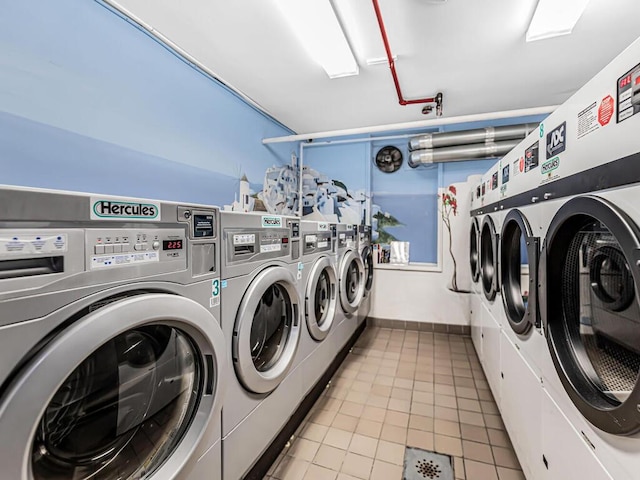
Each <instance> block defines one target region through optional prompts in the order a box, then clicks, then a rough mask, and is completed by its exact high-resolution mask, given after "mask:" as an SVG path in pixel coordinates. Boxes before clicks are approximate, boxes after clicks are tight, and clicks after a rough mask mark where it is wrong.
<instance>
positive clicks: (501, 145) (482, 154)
mask: <svg viewBox="0 0 640 480" xmlns="http://www.w3.org/2000/svg"><path fill="white" fill-rule="evenodd" d="M523 138H524V137H523ZM520 141H521V140H520V139H515V140H503V141H501V142H495V143H494V142H489V143H486V144H484V143H483V144H474V145H455V146H452V147H442V148H430V149H424V150H416V151H415V152H411V154H410V155H409V161H408V163H409V166H410V167H412V168H415V167H417V166H418V165H423V164H430V163H438V162H458V161H464V160H471V159H479V158H494V157H501V156H503V155H505V154H507V153H509V152H510V151H511V150H513V149H514V147H515V146H516V145H518V143H520Z"/></svg>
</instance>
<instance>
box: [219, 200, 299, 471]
mask: <svg viewBox="0 0 640 480" xmlns="http://www.w3.org/2000/svg"><path fill="white" fill-rule="evenodd" d="M220 225H221V238H222V244H223V248H222V268H221V270H222V282H221V288H222V296H221V299H222V300H221V303H222V306H221V308H222V331H223V333H224V335H225V338H226V341H227V343H228V347H229V361H230V363H231V364H232V365H233V371H234V372H233V373H234V375H232V378H231V379H230V381H229V384H228V388H227V391H226V394H225V397H224V402H223V409H222V433H223V440H222V451H223V478H224V479H225V480H238V479H240V478H242V477H243V476H245V475H246V474H247V473H248V472H249V470H250V469H251V467H252V466H253V465H254V464H255V463H256V462H257V461H258V459H259V458H260V457H261V455H262V454H263V453H264V452H265V450H266V449H267V447H268V446H269V445H270V443H271V442H272V440H273V439H274V438H275V437H276V435H277V434H278V433H279V432H280V430H281V429H282V428H283V427H284V426H285V424H286V423H287V421H288V420H289V418H290V417H291V415H292V414H293V413H294V411H295V410H296V408H297V406H298V405H299V404H300V402H301V400H302V393H303V392H302V369H301V368H297V367H298V366H299V362H300V361H301V359H299V358H298V357H297V356H296V352H297V349H298V343H299V339H300V335H301V330H302V325H301V322H302V309H303V308H304V306H303V304H302V302H301V299H300V295H299V293H298V278H299V277H302V263H301V262H300V260H301V245H300V220H299V219H297V218H295V217H285V216H278V215H259V214H253V213H230V212H222V213H221V218H220ZM296 362H298V364H296Z"/></svg>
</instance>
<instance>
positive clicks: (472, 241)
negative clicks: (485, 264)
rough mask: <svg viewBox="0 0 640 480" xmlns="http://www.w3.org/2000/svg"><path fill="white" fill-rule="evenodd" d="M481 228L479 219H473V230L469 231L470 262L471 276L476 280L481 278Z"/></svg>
mask: <svg viewBox="0 0 640 480" xmlns="http://www.w3.org/2000/svg"><path fill="white" fill-rule="evenodd" d="M479 243H480V228H479V227H478V220H477V219H476V218H472V219H471V231H470V232H469V264H470V266H471V278H472V279H473V281H474V282H477V281H478V280H479V279H480V249H479Z"/></svg>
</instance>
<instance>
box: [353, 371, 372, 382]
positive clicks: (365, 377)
mask: <svg viewBox="0 0 640 480" xmlns="http://www.w3.org/2000/svg"><path fill="white" fill-rule="evenodd" d="M375 378H376V374H375V373H368V372H362V371H361V372H359V373H358V375H356V381H360V382H365V383H373V381H374V380H375Z"/></svg>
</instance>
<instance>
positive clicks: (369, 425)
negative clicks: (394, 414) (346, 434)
mask: <svg viewBox="0 0 640 480" xmlns="http://www.w3.org/2000/svg"><path fill="white" fill-rule="evenodd" d="M381 419H382V418H381ZM380 432H382V422H376V421H373V420H368V419H366V418H361V419H360V421H359V422H358V426H357V427H356V433H359V434H360V435H365V436H367V437H372V438H380Z"/></svg>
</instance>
